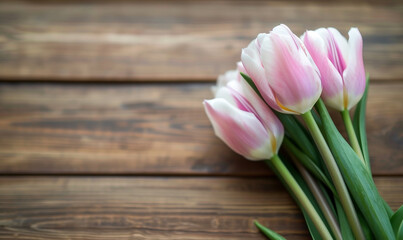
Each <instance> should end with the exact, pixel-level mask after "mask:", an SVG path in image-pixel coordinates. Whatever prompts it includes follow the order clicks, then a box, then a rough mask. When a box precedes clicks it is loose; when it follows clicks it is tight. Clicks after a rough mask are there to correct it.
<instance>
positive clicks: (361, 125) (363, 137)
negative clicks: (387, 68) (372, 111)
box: [353, 76, 393, 217]
mask: <svg viewBox="0 0 403 240" xmlns="http://www.w3.org/2000/svg"><path fill="white" fill-rule="evenodd" d="M368 89H369V76H367V82H366V86H365V91H364V95H363V96H362V98H361V100H360V101H359V102H358V104H357V107H356V109H355V112H354V118H353V127H354V131H355V134H356V136H357V139H358V142H359V144H360V147H361V151H362V155H363V156H364V160H365V163H366V164H367V167H368V170H369V171H371V164H370V160H369V151H368V141H367V133H366V130H365V125H366V124H365V113H366V107H367V99H368ZM384 206H385V209H386V211H387V213H388V216H389V217H391V216H392V214H393V211H392V209H391V208H390V206H389V205H388V204H387V203H386V202H384Z"/></svg>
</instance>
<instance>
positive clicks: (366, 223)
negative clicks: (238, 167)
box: [203, 25, 403, 240]
mask: <svg viewBox="0 0 403 240" xmlns="http://www.w3.org/2000/svg"><path fill="white" fill-rule="evenodd" d="M241 60H242V62H239V63H238V65H237V69H236V70H233V71H228V72H227V73H226V74H225V75H220V76H219V78H218V80H217V86H216V87H214V88H213V92H214V95H215V98H214V99H211V100H205V101H204V102H203V104H204V107H205V111H206V114H207V116H208V118H209V119H210V121H211V123H212V125H213V128H214V132H215V134H216V135H217V136H218V137H219V138H220V139H221V140H222V141H223V142H225V143H226V144H227V145H228V146H229V147H230V148H232V149H233V150H234V151H235V152H237V153H238V154H240V155H242V156H244V157H245V158H247V159H249V160H253V161H257V160H266V163H267V164H268V165H269V166H270V167H271V168H272V170H273V172H274V173H276V174H277V176H278V177H279V179H280V180H281V181H282V182H283V184H284V186H285V187H286V189H287V190H288V191H289V193H290V194H291V196H292V197H293V198H294V200H295V201H296V203H297V204H298V205H299V207H300V209H301V211H302V214H303V216H304V218H305V220H306V223H307V226H308V229H309V231H310V233H311V235H312V238H313V239H336V240H350V239H357V240H366V239H368V240H371V239H382V240H396V239H403V230H401V229H403V208H401V210H398V211H397V212H396V213H393V211H392V210H391V209H390V207H389V206H388V205H387V203H386V202H385V201H384V200H383V199H382V197H381V196H380V194H379V192H378V190H377V188H376V186H375V183H374V181H373V178H372V175H371V169H370V163H369V151H368V143H367V137H366V132H365V111H366V110H365V108H366V100H367V95H368V80H367V81H366V79H365V70H364V64H363V59H362V38H361V34H360V33H359V31H358V29H357V28H352V29H351V30H350V31H349V40H348V41H347V40H346V39H345V38H344V37H343V36H342V35H341V34H340V33H339V32H338V31H337V30H336V29H334V28H326V29H325V28H320V29H318V30H316V31H307V32H305V33H304V35H303V36H301V38H298V37H297V36H296V35H295V34H293V33H292V32H291V30H290V29H289V28H288V27H287V26H285V25H279V26H277V27H275V28H274V29H273V30H272V31H271V32H270V33H268V34H265V33H261V34H259V35H258V36H257V37H256V39H254V40H253V41H252V42H251V43H250V44H249V45H248V47H247V48H244V49H243V50H242V54H241ZM325 104H326V105H325ZM355 105H357V107H356V109H355V112H354V119H353V121H352V120H351V118H350V113H349V110H350V109H352V108H353V107H354V106H355ZM313 107H315V110H316V111H314V110H313ZM327 107H331V108H333V109H335V110H337V111H339V112H341V115H342V118H343V121H344V124H345V128H346V131H347V133H348V139H349V141H348V142H347V141H346V139H345V138H344V136H342V135H341V134H340V132H339V130H338V128H337V127H336V126H335V124H334V123H333V119H332V118H331V116H330V114H329V112H328V110H327ZM293 115H294V116H293ZM295 115H299V116H301V117H302V120H303V122H304V123H305V125H304V124H303V123H302V122H300V119H299V118H297V117H295ZM282 145H283V147H284V148H285V150H286V151H287V154H286V155H284V152H283V151H281V152H280V154H281V159H280V157H279V150H280V147H281V146H282ZM267 159H269V160H267ZM255 225H256V226H257V227H258V228H259V229H260V230H261V231H262V233H263V234H265V235H266V236H267V237H269V238H270V239H275V240H283V239H284V238H283V237H281V236H280V235H279V234H277V233H275V232H274V231H272V230H269V229H267V228H265V227H264V226H263V225H261V224H259V223H257V222H255ZM392 225H393V226H392Z"/></svg>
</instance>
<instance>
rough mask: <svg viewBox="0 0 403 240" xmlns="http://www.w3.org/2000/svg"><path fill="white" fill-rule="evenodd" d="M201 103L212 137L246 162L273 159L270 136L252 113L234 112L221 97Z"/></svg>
mask: <svg viewBox="0 0 403 240" xmlns="http://www.w3.org/2000/svg"><path fill="white" fill-rule="evenodd" d="M203 104H204V107H205V110H206V113H207V116H208V118H209V119H210V121H211V123H212V125H213V128H214V132H215V134H216V135H217V136H218V137H219V138H220V139H221V140H222V141H224V142H225V143H226V144H227V145H228V146H229V147H230V148H232V149H233V150H234V151H235V152H237V153H238V154H240V155H242V156H244V157H246V158H248V159H249V160H263V159H269V158H271V157H272V156H273V151H272V148H271V140H270V136H269V135H268V133H267V131H266V130H265V128H264V126H263V125H262V124H261V122H260V121H259V120H258V119H257V118H256V117H255V115H254V114H253V113H250V112H245V111H242V110H240V109H237V108H236V107H235V106H233V105H231V104H230V103H228V102H227V101H226V100H224V99H221V98H216V99H212V100H205V101H204V102H203Z"/></svg>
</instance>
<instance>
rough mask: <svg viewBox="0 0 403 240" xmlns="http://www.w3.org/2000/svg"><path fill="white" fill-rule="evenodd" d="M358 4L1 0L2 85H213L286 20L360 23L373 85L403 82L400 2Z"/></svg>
mask: <svg viewBox="0 0 403 240" xmlns="http://www.w3.org/2000/svg"><path fill="white" fill-rule="evenodd" d="M369 2H371V1H369ZM375 2H377V1H375ZM95 3H96V4H95ZM355 3H356V4H354V5H352V4H351V3H343V4H341V3H339V4H334V3H333V4H330V3H329V2H325V3H318V2H317V3H309V2H308V3H307V2H304V3H299V4H298V2H294V1H291V2H289V1H282V2H268V1H256V2H251V1H248V2H247V3H245V2H241V1H167V2H155V1H147V2H142V1H134V2H119V3H115V4H111V2H105V1H100V2H98V1H95V2H94V1H90V2H87V3H86V2H83V1H74V2H72V3H69V2H65V1H58V2H57V3H53V4H52V3H51V2H46V1H45V2H43V1H39V2H35V1H29V2H3V1H2V2H1V3H0V79H2V80H26V81H42V80H47V81H53V80H60V81H81V80H85V81H163V80H167V81H172V80H174V81H189V80H192V81H193V80H207V81H211V80H214V79H215V78H216V76H217V75H218V74H220V73H223V72H224V71H226V70H228V69H231V68H234V67H235V62H236V61H238V60H239V58H240V52H241V49H242V48H243V47H246V46H247V44H248V42H249V41H251V40H252V39H253V38H254V37H256V35H257V34H258V33H259V32H267V31H268V30H269V29H271V28H272V27H274V26H275V25H277V24H279V23H285V24H288V25H289V26H290V27H291V29H292V30H294V31H295V33H296V34H302V33H303V31H305V30H306V29H316V28H318V27H323V26H334V27H336V28H339V29H340V30H341V31H342V32H343V34H346V33H347V31H348V29H349V28H350V27H352V26H356V27H359V29H360V31H361V32H362V35H363V38H364V42H365V44H364V59H365V63H366V70H367V71H368V72H370V73H371V77H372V79H374V80H385V79H386V80H396V79H401V78H402V76H403V70H402V67H401V66H402V65H403V62H402V59H403V57H402V56H403V52H402V49H403V44H402V41H401V40H402V35H401V33H402V31H403V25H402V24H401V23H402V21H403V19H402V16H403V7H402V5H401V4H397V2H396V4H394V5H378V4H376V5H370V4H368V3H364V2H361V3H357V2H355Z"/></svg>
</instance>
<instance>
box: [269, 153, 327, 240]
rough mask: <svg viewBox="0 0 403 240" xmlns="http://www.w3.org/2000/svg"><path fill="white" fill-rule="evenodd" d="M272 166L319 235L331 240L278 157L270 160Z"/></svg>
mask: <svg viewBox="0 0 403 240" xmlns="http://www.w3.org/2000/svg"><path fill="white" fill-rule="evenodd" d="M270 160H271V161H272V164H273V166H274V167H275V168H276V170H277V171H278V173H279V174H280V175H281V177H282V178H283V179H284V181H285V182H286V184H287V186H288V187H289V188H290V189H291V191H292V192H293V193H294V195H295V197H296V198H297V199H298V201H299V202H300V204H301V205H302V207H303V208H304V209H305V211H306V212H307V213H308V215H309V216H310V217H311V219H312V221H313V223H314V224H315V226H316V227H317V229H318V231H319V234H320V235H321V236H322V238H323V239H325V240H331V239H333V238H332V235H331V234H330V232H329V230H328V229H327V227H326V225H325V224H324V223H323V221H322V219H321V217H320V216H319V215H318V213H317V212H316V210H315V208H314V207H313V205H312V203H311V201H309V199H308V197H307V196H306V195H305V193H304V191H303V190H302V189H301V187H300V186H299V184H298V182H297V181H296V180H295V179H294V177H293V176H292V174H291V173H290V172H289V171H288V169H287V167H286V166H284V164H283V162H282V161H281V159H280V158H279V157H278V155H274V156H273V157H272V158H271V159H270Z"/></svg>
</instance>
